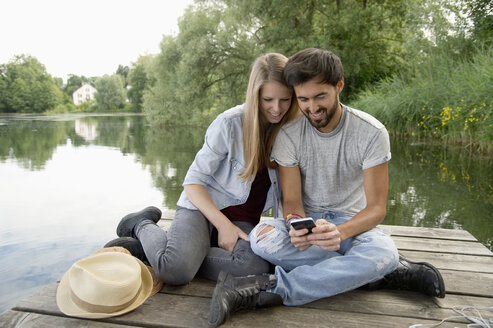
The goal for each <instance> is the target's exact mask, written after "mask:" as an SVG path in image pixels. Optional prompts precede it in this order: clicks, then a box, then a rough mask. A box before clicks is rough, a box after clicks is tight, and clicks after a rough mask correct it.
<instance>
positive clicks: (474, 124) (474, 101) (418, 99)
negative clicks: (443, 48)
mask: <svg viewBox="0 0 493 328" xmlns="http://www.w3.org/2000/svg"><path fill="white" fill-rule="evenodd" d="M492 54H493V48H489V49H486V50H478V51H477V52H475V54H474V55H472V56H471V58H470V59H469V60H467V59H457V58H456V56H453V55H450V54H448V53H447V52H443V53H441V54H439V55H435V56H433V57H430V58H428V59H427V60H426V61H425V62H423V63H422V64H419V65H416V66H414V68H413V69H411V70H409V71H407V72H404V73H401V74H400V75H396V76H393V77H392V78H389V79H386V80H384V81H382V82H380V83H378V84H377V85H376V86H374V87H372V88H368V89H366V90H365V91H364V92H362V93H361V94H360V95H359V96H358V97H357V98H356V100H355V101H353V102H352V103H351V105H352V106H353V107H355V108H359V109H362V110H364V111H367V112H369V113H371V114H372V115H374V116H375V117H377V118H378V119H379V120H381V121H382V122H383V123H384V124H385V125H386V126H387V128H388V129H389V130H390V131H391V132H394V133H396V134H404V135H412V136H418V137H435V138H440V139H444V140H447V141H451V142H454V143H456V142H459V143H465V144H469V145H471V144H474V145H477V146H480V147H482V148H487V149H493V132H492V131H493V92H492V90H493V57H492ZM454 57H455V58H454Z"/></svg>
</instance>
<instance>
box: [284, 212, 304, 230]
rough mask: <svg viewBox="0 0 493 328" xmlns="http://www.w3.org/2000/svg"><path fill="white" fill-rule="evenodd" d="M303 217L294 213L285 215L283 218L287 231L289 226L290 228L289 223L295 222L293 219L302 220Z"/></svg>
mask: <svg viewBox="0 0 493 328" xmlns="http://www.w3.org/2000/svg"><path fill="white" fill-rule="evenodd" d="M302 218H303V217H302V216H301V215H299V214H296V213H292V214H288V215H286V217H285V218H284V222H285V223H286V227H287V228H288V229H289V228H290V226H291V221H293V220H295V219H302Z"/></svg>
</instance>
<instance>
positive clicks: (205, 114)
mask: <svg viewBox="0 0 493 328" xmlns="http://www.w3.org/2000/svg"><path fill="white" fill-rule="evenodd" d="M463 1H466V0H463ZM463 8H464V4H463V3H462V2H460V1H454V2H450V1H446V0H429V1H422V0H409V1H390V0H307V1H283V0H196V1H195V4H194V5H193V6H192V7H189V8H188V9H187V11H186V12H185V14H184V15H183V16H182V17H181V19H180V23H179V27H180V32H179V33H178V35H177V36H176V37H172V36H165V37H164V38H163V40H162V42H161V53H160V54H159V55H158V56H157V57H156V58H155V60H154V62H153V63H152V65H151V66H152V69H151V70H150V71H149V74H148V78H149V79H150V80H152V83H150V85H151V87H150V88H149V90H148V91H145V94H144V111H145V112H146V113H150V114H153V115H155V117H159V119H160V121H162V122H168V123H169V122H181V123H182V122H185V123H197V122H203V123H205V124H206V123H208V122H209V121H210V120H211V119H212V118H213V117H214V116H215V115H217V114H218V113H219V112H221V111H223V110H225V109H227V108H228V107H230V106H232V105H235V104H239V103H241V102H243V101H244V99H243V98H244V94H245V87H246V83H247V80H248V71H249V68H250V65H251V63H252V61H253V60H254V58H255V57H257V56H258V55H259V54H261V53H265V52H271V51H274V52H281V53H283V54H285V55H287V56H289V55H292V54H293V53H295V52H296V51H298V50H301V49H303V48H306V47H319V48H326V49H330V50H332V51H333V52H334V53H336V54H337V55H339V56H340V57H341V59H342V61H343V63H344V67H345V79H346V86H345V92H344V94H343V98H344V100H346V99H347V100H351V99H354V98H355V97H356V95H357V93H358V92H359V91H361V90H362V89H363V88H365V87H366V86H368V85H371V84H374V83H376V82H378V81H380V80H382V79H384V78H386V77H389V76H392V75H393V74H396V73H397V72H400V71H402V70H409V69H412V67H413V65H414V63H416V62H420V61H422V60H425V59H426V57H427V56H429V55H430V54H432V53H433V50H434V48H436V47H437V45H438V44H441V43H444V42H448V44H449V45H450V49H451V51H454V52H456V53H457V54H459V53H463V52H462V51H464V49H467V48H468V44H469V43H467V42H464V40H465V38H464V36H465V35H466V32H467V31H466V29H464V28H463V29H460V28H455V29H454V27H455V25H457V26H459V24H457V23H456V22H455V23H454V22H453V21H452V20H451V17H457V20H456V21H458V20H459V19H462V21H461V22H464V19H463V17H462V16H460V13H461V9H463ZM454 24H455V25H454ZM463 25H464V26H465V25H466V24H465V23H463ZM461 26H462V25H461ZM450 34H453V35H455V39H454V40H455V41H454V42H455V43H454V42H452V41H451V40H452V38H451V37H450ZM184 107H186V108H184Z"/></svg>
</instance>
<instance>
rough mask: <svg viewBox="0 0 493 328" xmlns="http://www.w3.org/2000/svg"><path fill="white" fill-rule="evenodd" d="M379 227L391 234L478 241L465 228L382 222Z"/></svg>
mask: <svg viewBox="0 0 493 328" xmlns="http://www.w3.org/2000/svg"><path fill="white" fill-rule="evenodd" d="M379 227H380V228H381V229H382V230H383V231H385V232H387V233H389V234H391V235H392V236H407V237H420V238H434V239H450V240H464V241H478V240H477V239H476V238H475V237H474V236H473V235H471V233H470V232H469V231H466V230H458V229H442V228H425V227H408V226H395V225H384V224H382V225H379Z"/></svg>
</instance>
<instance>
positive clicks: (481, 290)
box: [440, 269, 493, 305]
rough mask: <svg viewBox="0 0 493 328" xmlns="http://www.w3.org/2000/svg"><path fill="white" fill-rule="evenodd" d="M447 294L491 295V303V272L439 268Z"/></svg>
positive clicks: (492, 294)
mask: <svg viewBox="0 0 493 328" xmlns="http://www.w3.org/2000/svg"><path fill="white" fill-rule="evenodd" d="M440 273H441V274H442V277H443V280H444V282H445V290H446V291H447V293H448V294H451V293H453V294H461V295H472V296H482V297H488V298H490V297H492V298H491V299H490V302H491V303H492V305H493V274H491V273H478V272H466V271H455V270H446V269H443V270H440Z"/></svg>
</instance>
